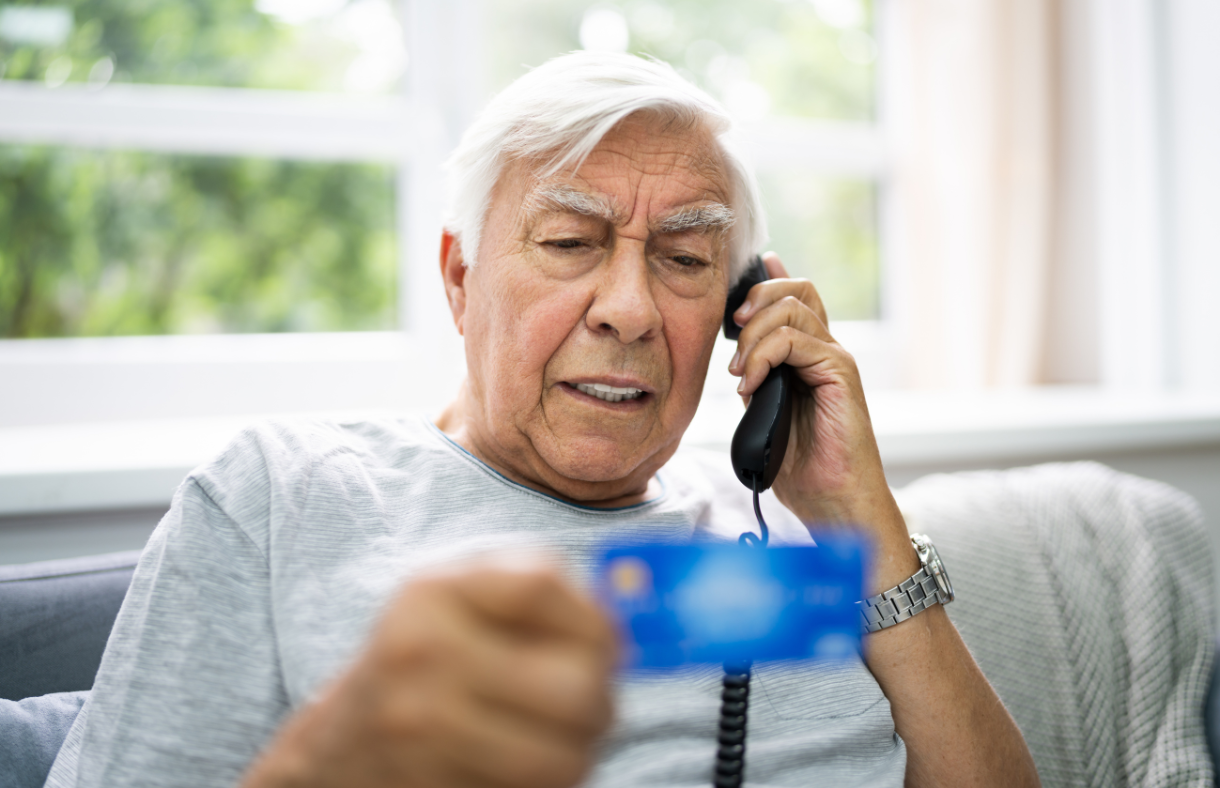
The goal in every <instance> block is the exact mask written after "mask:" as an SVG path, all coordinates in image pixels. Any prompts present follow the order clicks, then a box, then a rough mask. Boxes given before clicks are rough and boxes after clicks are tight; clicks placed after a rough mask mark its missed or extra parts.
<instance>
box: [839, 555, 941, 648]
mask: <svg viewBox="0 0 1220 788" xmlns="http://www.w3.org/2000/svg"><path fill="white" fill-rule="evenodd" d="M939 602H940V597H939V595H938V589H937V587H936V578H935V577H933V576H932V573H931V572H930V571H928V567H926V566H922V567H920V568H919V571H918V572H916V573H915V574H913V575H911V576H910V577H908V578H907V579H906V580H903V581H902V582H901V583H899V584H898V585H896V586H894V587H893V588H891V589H890V590H888V591H882V592H881V593H880V594H877V595H876V596H871V597H869V598H868V599H865V600H862V601H860V602H857V603H856V605H857V607H858V609H859V611H860V619H861V621H860V629H861V630H862V631H863V632H865V633H869V632H877V631H879V630H882V629H885V628H887V627H892V626H894V625H895V624H901V623H902V622H903V621H906V620H907V619H908V618H911V617H912V616H914V615H916V614H917V613H922V612H923V611H925V610H927V609H928V608H930V607H932V605H935V604H938V603H939Z"/></svg>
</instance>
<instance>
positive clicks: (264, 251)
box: [0, 147, 398, 338]
mask: <svg viewBox="0 0 1220 788" xmlns="http://www.w3.org/2000/svg"><path fill="white" fill-rule="evenodd" d="M393 180H394V179H393V170H392V168H389V167H380V166H374V165H354V164H327V163H313V162H286V161H275V160H267V159H222V158H212V157H202V156H199V157H196V156H166V155H161V154H152V153H134V152H90V151H72V150H64V149H58V148H46V147H5V148H0V336H5V337H10V338H16V337H68V336H116V335H131V334H188V333H215V332H224V333H241V332H266V331H273V332H274V331H344V330H360V329H388V328H393V327H394V326H395V325H396V323H397V318H396V312H395V307H396V304H397V300H398V294H397V288H396V281H397V274H396V269H397V247H396V241H395V236H394V215H393V214H394V209H393V205H394V195H393V185H394V183H393Z"/></svg>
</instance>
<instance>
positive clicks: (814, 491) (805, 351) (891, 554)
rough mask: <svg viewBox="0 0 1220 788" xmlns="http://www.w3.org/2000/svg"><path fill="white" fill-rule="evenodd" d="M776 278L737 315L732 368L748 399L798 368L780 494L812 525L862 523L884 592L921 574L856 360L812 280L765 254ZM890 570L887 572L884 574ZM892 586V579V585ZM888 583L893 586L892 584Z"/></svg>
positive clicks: (751, 296)
mask: <svg viewBox="0 0 1220 788" xmlns="http://www.w3.org/2000/svg"><path fill="white" fill-rule="evenodd" d="M763 262H764V263H765V264H766V266H767V272H768V273H769V274H770V275H771V277H772V278H771V279H770V280H768V281H766V282H762V283H760V284H757V285H755V286H754V287H753V288H752V289H751V290H750V294H749V296H748V297H747V298H746V301H745V303H743V304H742V306H741V308H740V309H738V310H737V312H736V313H735V314H734V319H735V320H736V321H737V323H738V324H739V325H742V326H743V328H742V332H741V338H740V339H739V340H738V344H737V348H738V350H737V355H736V356H734V358H733V362H732V365H731V366H730V367H729V371H730V372H732V373H733V374H735V375H739V376H741V386H740V387H739V389H738V392H739V393H740V394H741V395H742V396H743V397H749V396H750V395H751V394H753V393H754V391H755V390H756V389H757V388H758V386H759V385H761V384H762V382H763V380H764V379H765V378H766V377H767V373H768V372H770V371H771V369H772V368H773V367H776V366H779V365H780V364H788V365H789V366H791V367H792V368H793V369H794V371H795V372H796V376H795V377H796V380H797V381H799V383H798V384H797V385H796V386H795V388H796V391H794V392H793V397H794V402H793V406H792V433H791V436H790V439H789V443H788V453H787V456H785V457H784V463H783V465H782V466H781V468H780V472H779V476H778V477H777V478H776V481H775V494H776V496H777V497H778V498H779V499H780V501H781V502H782V503H783V504H784V505H785V506H786V507H788V508H789V509H790V510H792V511H793V512H794V513H795V514H796V515H797V516H798V517H800V518H801V520H802V521H803V522H805V523H806V524H815V523H816V524H818V525H821V526H825V525H832V524H839V523H842V524H846V523H852V524H856V525H858V526H859V527H861V528H862V529H863V530H865V531H866V532H867V533H868V535H869V536H870V537H871V538H872V539H873V540H874V542H875V546H876V548H877V551H878V552H877V555H878V558H879V559H880V561H881V564H885V563H893V564H894V566H892V567H886V566H884V565H878V566H877V571H876V572H874V575H875V582H873V583H870V585H874V586H876V585H877V584H878V583H880V584H882V585H881V586H879V587H877V588H876V589H875V591H872V592H870V593H876V592H877V591H881V590H884V588H889V587H891V586H893V585H896V584H897V583H898V582H900V581H902V580H905V579H906V578H907V577H909V576H910V575H912V574H914V572H915V571H916V570H917V569H918V568H919V564H918V560H917V559H916V556H915V552H914V550H913V548H912V547H911V545H910V539H909V537H908V535H907V531H906V526H905V524H904V523H903V520H902V515H901V514H900V513H899V511H898V506H897V504H896V503H895V502H894V498H893V496H892V495H891V494H890V490H889V486H888V485H887V484H886V480H885V473H884V471H883V469H882V466H881V455H880V454H879V452H878V451H877V440H876V438H875V437H874V436H873V428H872V423H871V421H870V419H869V414H868V405H867V404H866V402H865V399H864V388H863V385H862V384H861V381H860V372H859V370H858V369H857V367H856V361H855V359H854V358H852V356H851V354H850V353H848V352H847V351H846V350H845V349H844V348H843V346H842V345H840V344H839V343H838V342H836V341H835V339H834V337H833V336H831V334H830V329H829V327H828V321H827V318H826V308H825V306H823V304H822V298H821V296H820V295H818V291H817V288H815V287H814V286H813V283H812V282H810V281H809V280H807V279H791V278H789V276H788V272H787V271H786V270H785V269H784V265H783V263H781V262H780V259H779V257H778V256H777V255H776V254H775V253H773V252H769V253H767V254H766V255H765V256H764V257H763ZM887 568H888V569H889V571H886V570H887ZM891 581H892V582H891ZM887 583H888V585H886V584H887Z"/></svg>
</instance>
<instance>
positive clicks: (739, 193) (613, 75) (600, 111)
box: [445, 52, 767, 282]
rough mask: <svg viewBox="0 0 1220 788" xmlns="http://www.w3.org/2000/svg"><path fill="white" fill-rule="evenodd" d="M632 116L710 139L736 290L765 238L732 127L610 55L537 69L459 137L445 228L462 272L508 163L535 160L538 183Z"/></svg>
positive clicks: (671, 79)
mask: <svg viewBox="0 0 1220 788" xmlns="http://www.w3.org/2000/svg"><path fill="white" fill-rule="evenodd" d="M639 112H653V113H657V114H659V115H660V116H661V117H662V118H663V119H665V120H666V121H670V122H675V123H677V124H680V125H682V126H685V127H689V128H692V129H694V128H704V129H707V130H708V131H709V132H710V133H711V134H712V135H713V137H714V138H715V140H716V144H717V146H718V147H719V152H720V154H721V158H722V159H723V162H724V167H725V169H726V170H727V172H726V175H727V176H728V180H729V189H730V195H729V201H730V207H731V208H732V211H733V219H734V220H733V224H732V227H731V229H730V246H729V253H730V259H729V266H730V268H729V273H730V282H736V281H737V278H738V277H739V276H740V275H741V273H742V272H744V271H745V268H746V264H747V261H748V259H749V256H750V255H751V254H752V253H753V252H755V251H757V250H758V249H760V248H761V246H762V244H763V243H765V242H766V240H767V230H766V219H765V218H764V216H763V210H762V203H761V201H760V199H759V194H758V183H757V181H756V180H755V177H754V171H753V168H752V167H751V166H750V165H749V164H748V163H747V162H746V160H745V158H744V157H743V155H742V153H741V151H740V150H739V148H738V146H737V145H736V144H735V140H734V138H733V136H732V127H733V123H732V120H731V119H730V118H729V115H728V113H727V112H726V111H725V110H724V108H723V107H722V106H721V105H720V104H719V103H718V102H717V101H716V100H715V99H713V98H712V97H711V96H709V95H708V94H707V93H704V92H703V91H702V90H700V89H699V88H697V87H695V86H694V85H692V84H690V83H689V82H687V81H686V80H684V79H683V78H682V77H681V76H679V75H678V73H677V72H676V71H674V69H673V68H672V67H671V66H669V65H668V64H666V63H662V62H660V61H658V60H645V59H643V58H639V57H635V56H633V55H625V54H611V53H595V52H572V53H570V54H567V55H562V56H560V57H556V58H554V59H552V60H550V61H548V62H546V63H545V64H543V65H541V66H539V67H538V68H535V69H534V70H532V71H530V72H529V73H527V74H525V75H524V76H522V77H520V78H519V79H517V80H516V81H515V82H513V83H512V84H511V85H509V86H508V87H507V88H505V89H504V90H503V91H501V93H500V94H499V95H498V96H496V97H495V98H494V99H493V100H492V102H491V103H490V104H489V105H488V106H487V108H486V109H484V110H483V112H482V113H481V114H480V115H479V117H478V118H477V119H476V120H475V122H474V123H473V124H472V125H471V126H470V128H468V129H467V130H466V133H465V134H464V135H462V141H461V143H459V145H458V147H457V150H455V151H454V152H453V155H452V156H451V157H450V158H449V161H448V162H447V164H446V166H447V168H448V170H449V188H450V192H449V211H448V216H447V218H446V221H445V226H446V229H448V230H449V231H450V232H451V233H453V234H454V235H455V236H457V237H458V239H460V241H461V243H462V249H463V252H464V254H465V258H466V263H467V265H474V264H475V263H476V261H477V259H478V250H479V240H480V236H481V234H482V230H483V224H484V222H485V221H486V218H487V212H488V208H489V207H490V203H491V195H492V191H493V190H494V189H495V186H496V181H497V180H499V178H500V176H501V175H502V174H503V172H504V170H505V167H506V166H507V165H508V164H509V163H511V162H512V161H515V160H518V159H540V160H541V162H542V163H541V166H540V168H539V170H538V171H537V175H538V176H539V177H541V178H547V177H550V176H552V175H554V174H556V173H558V172H559V171H561V170H563V169H565V168H571V169H573V170H575V169H577V168H579V167H580V165H581V163H582V162H583V161H584V160H585V157H587V156H588V155H589V154H590V153H591V152H592V151H593V149H594V148H595V147H597V144H598V143H599V142H601V140H602V137H604V136H605V135H606V134H607V133H609V132H610V130H611V129H613V128H614V127H615V126H617V125H618V124H619V123H621V122H622V121H623V120H625V119H626V118H628V117H629V116H631V115H634V114H636V113H639Z"/></svg>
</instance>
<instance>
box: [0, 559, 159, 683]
mask: <svg viewBox="0 0 1220 788" xmlns="http://www.w3.org/2000/svg"><path fill="white" fill-rule="evenodd" d="M139 557H140V553H139V551H130V552H125V553H110V554H107V555H100V556H89V557H86V558H69V559H63V560H59V561H41V562H38V563H34V564H18V565H13V566H2V567H0V611H3V615H0V698H5V699H9V700H21V699H23V698H32V697H35V696H39V695H47V694H49V693H55V692H74V691H77V690H87V689H89V688H90V687H92V686H93V677H94V676H96V675H97V668H98V664H99V663H100V662H101V659H102V651H104V650H105V648H106V638H108V637H109V636H110V629H111V627H112V626H113V625H114V619H115V616H116V615H118V612H119V607H120V605H122V603H123V597H124V595H125V594H126V593H127V586H128V585H129V584H130V582H131V574H132V572H133V571H134V569H135V565H136V561H137V560H138V559H139Z"/></svg>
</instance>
